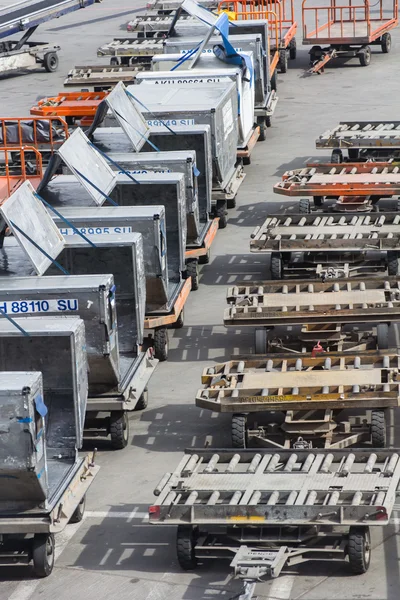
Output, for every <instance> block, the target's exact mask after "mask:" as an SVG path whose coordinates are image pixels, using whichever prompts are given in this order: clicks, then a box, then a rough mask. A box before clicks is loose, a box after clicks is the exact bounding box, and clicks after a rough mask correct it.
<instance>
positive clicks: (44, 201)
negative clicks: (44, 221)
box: [34, 192, 97, 248]
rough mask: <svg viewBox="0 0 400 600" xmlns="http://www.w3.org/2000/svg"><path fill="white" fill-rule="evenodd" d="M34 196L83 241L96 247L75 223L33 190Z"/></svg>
mask: <svg viewBox="0 0 400 600" xmlns="http://www.w3.org/2000/svg"><path fill="white" fill-rule="evenodd" d="M34 196H35V197H36V198H37V199H38V200H40V201H41V202H43V204H44V205H45V206H46V207H47V208H49V209H50V210H51V211H53V213H54V214H55V215H56V216H57V217H58V218H59V219H62V220H63V221H64V223H65V224H66V225H68V227H71V228H72V229H73V231H74V232H75V233H77V234H78V235H80V236H81V238H82V239H84V240H85V242H87V243H88V244H90V245H91V246H93V248H97V246H96V244H95V243H94V242H92V241H91V240H90V239H89V238H88V237H86V235H85V234H84V233H82V232H81V231H79V229H77V228H76V227H75V225H74V224H73V223H71V221H69V220H68V219H67V218H66V217H64V216H63V215H62V214H61V213H59V212H58V210H57V209H55V208H54V206H51V204H49V203H48V202H46V200H44V198H42V197H41V196H39V194H38V193H37V192H34Z"/></svg>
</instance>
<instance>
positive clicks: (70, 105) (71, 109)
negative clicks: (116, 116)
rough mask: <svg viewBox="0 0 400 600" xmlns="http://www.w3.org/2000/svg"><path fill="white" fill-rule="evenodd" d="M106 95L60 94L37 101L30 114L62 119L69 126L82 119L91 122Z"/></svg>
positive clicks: (93, 93)
mask: <svg viewBox="0 0 400 600" xmlns="http://www.w3.org/2000/svg"><path fill="white" fill-rule="evenodd" d="M106 95H107V92H61V93H60V94H58V96H54V97H51V98H44V99H43V100H39V101H38V104H37V106H33V107H32V108H31V110H30V113H31V115H36V116H39V117H52V116H54V117H64V118H65V121H66V122H67V124H68V126H71V125H74V124H75V122H76V121H80V120H81V119H82V118H83V117H89V119H90V120H93V117H94V115H95V114H96V110H97V108H98V106H99V104H100V103H101V102H102V100H104V98H105V96H106Z"/></svg>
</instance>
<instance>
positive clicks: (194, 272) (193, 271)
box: [186, 259, 199, 292]
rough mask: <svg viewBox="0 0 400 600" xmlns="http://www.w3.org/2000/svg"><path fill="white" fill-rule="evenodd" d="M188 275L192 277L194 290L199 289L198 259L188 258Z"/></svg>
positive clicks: (192, 288)
mask: <svg viewBox="0 0 400 600" xmlns="http://www.w3.org/2000/svg"><path fill="white" fill-rule="evenodd" d="M186 275H187V277H188V278H189V277H191V278H192V287H191V288H190V289H191V290H192V292H195V291H196V290H198V289H199V261H198V260H197V259H194V260H188V261H187V263H186Z"/></svg>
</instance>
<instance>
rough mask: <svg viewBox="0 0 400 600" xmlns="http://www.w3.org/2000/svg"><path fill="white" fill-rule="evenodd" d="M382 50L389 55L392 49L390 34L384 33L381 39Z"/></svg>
mask: <svg viewBox="0 0 400 600" xmlns="http://www.w3.org/2000/svg"><path fill="white" fill-rule="evenodd" d="M381 48H382V52H383V53H384V54H389V52H390V50H391V48H392V36H391V35H390V33H384V34H383V36H382V37H381Z"/></svg>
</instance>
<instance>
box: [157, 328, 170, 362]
mask: <svg viewBox="0 0 400 600" xmlns="http://www.w3.org/2000/svg"><path fill="white" fill-rule="evenodd" d="M168 346H169V340H168V330H167V328H166V327H159V328H158V329H155V330H154V355H155V357H156V358H158V360H159V361H160V362H163V361H164V360H167V358H168Z"/></svg>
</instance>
